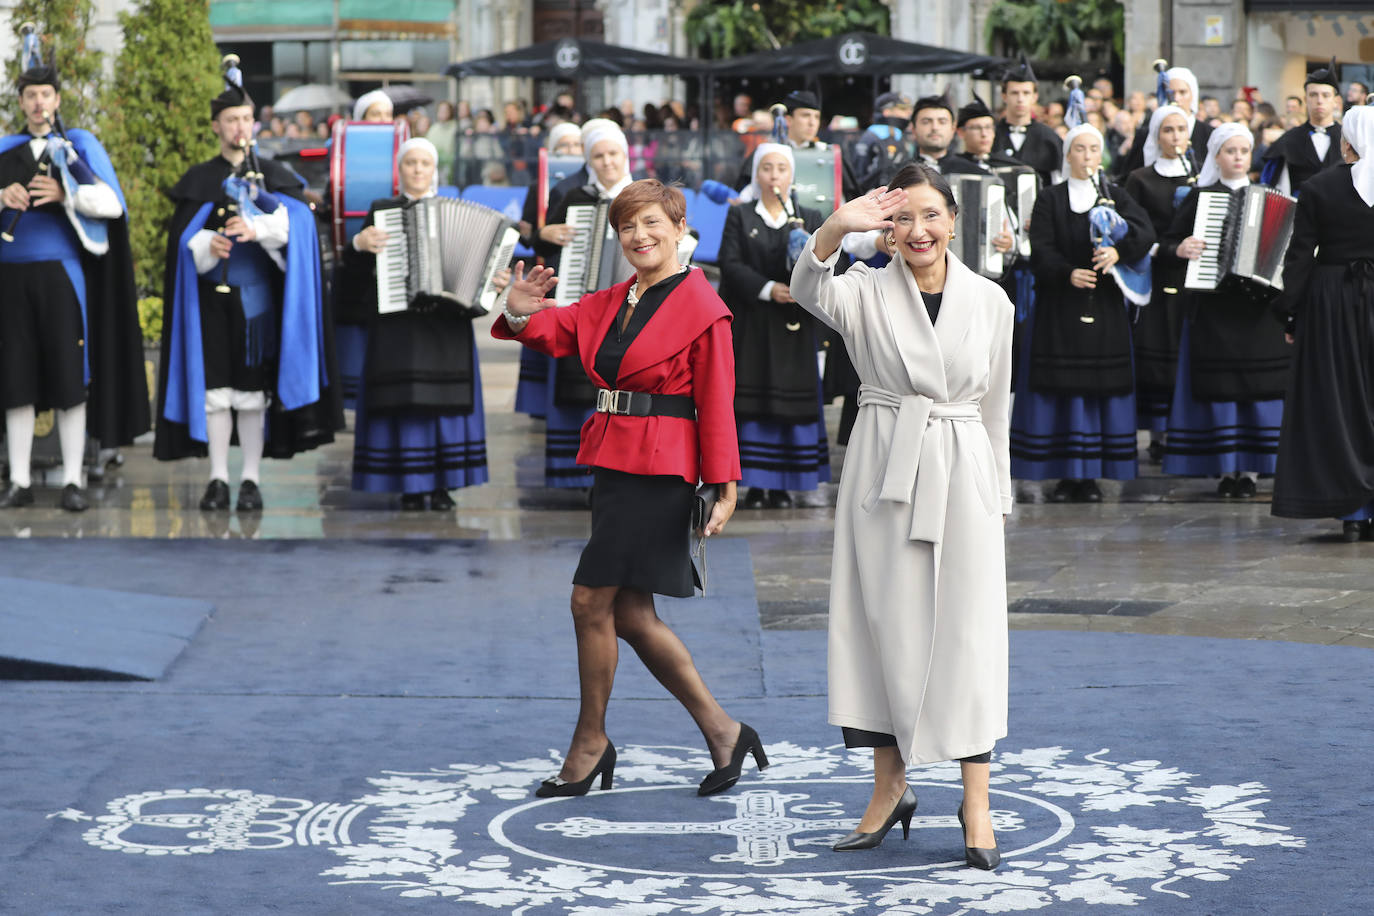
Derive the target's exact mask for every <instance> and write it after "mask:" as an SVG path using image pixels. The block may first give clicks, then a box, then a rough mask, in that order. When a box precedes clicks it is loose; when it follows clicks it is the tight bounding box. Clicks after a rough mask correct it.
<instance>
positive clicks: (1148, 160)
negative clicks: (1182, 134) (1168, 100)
mask: <svg viewBox="0 0 1374 916" xmlns="http://www.w3.org/2000/svg"><path fill="white" fill-rule="evenodd" d="M1171 114H1176V115H1178V116H1180V117H1181V118H1183V120H1184V122H1185V123H1187V122H1189V121H1191V119H1190V118H1189V117H1188V112H1186V111H1184V110H1183V109H1182V108H1179V107H1178V106H1177V105H1160V106H1159V107H1158V108H1156V109H1155V113H1154V114H1152V115H1150V129H1149V131H1148V135H1147V136H1146V137H1145V164H1146V165H1154V164H1155V160H1156V159H1158V158H1159V128H1160V127H1161V126H1162V125H1163V124H1164V119H1165V118H1167V117H1168V116H1169V115H1171ZM1186 145H1187V144H1186V141H1185V146H1186ZM1165 158H1171V157H1165Z"/></svg>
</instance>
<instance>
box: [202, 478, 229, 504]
mask: <svg viewBox="0 0 1374 916" xmlns="http://www.w3.org/2000/svg"><path fill="white" fill-rule="evenodd" d="M200 507H201V508H202V509H204V510H205V511H206V512H214V511H225V510H228V508H229V484H228V483H227V482H226V481H223V480H218V479H217V480H212V481H210V484H209V486H207V487H206V488H205V495H204V496H202V497H201V498H200Z"/></svg>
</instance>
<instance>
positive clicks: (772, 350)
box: [720, 142, 830, 508]
mask: <svg viewBox="0 0 1374 916" xmlns="http://www.w3.org/2000/svg"><path fill="white" fill-rule="evenodd" d="M769 154H774V155H778V156H782V157H783V158H785V159H786V160H787V161H788V163H789V164H790V163H792V161H793V159H792V148H791V147H790V146H785V145H783V144H781V143H776V142H775V143H761V144H759V146H758V147H757V148H756V149H755V150H754V166H753V172H752V173H751V175H750V188H751V189H752V192H753V193H752V194H751V195H750V200H752V201H754V202H752V203H748V202H746V203H740V204H736V205H735V206H733V207H731V208H730V211H729V213H728V214H727V215H726V217H725V230H724V234H723V235H722V236H721V244H720V292H721V298H722V299H724V300H725V304H726V305H727V306H729V308H730V311H731V312H732V313H734V316H735V320H734V323H733V325H732V327H731V330H732V333H733V335H734V342H735V345H734V350H735V419H736V420H737V421H738V423H739V450H740V467H741V470H742V473H743V477H742V478H741V479H740V482H741V484H742V485H744V486H746V487H753V488H755V491H752V492H750V493H748V494H746V495H745V505H746V506H753V507H757V506H760V505H762V504H763V502H764V495H763V494H764V491H769V492H768V497H767V498H768V501H769V503H770V504H771V505H772V506H773V507H775V508H783V507H786V506H789V505H791V502H792V501H791V497H790V496H789V495H788V493H787V491H789V490H815V489H817V488H818V487H819V486H820V485H821V484H822V483H826V482H828V481H829V480H830V443H829V441H828V440H827V438H826V433H825V415H824V413H823V412H822V406H821V388H820V375H819V370H818V366H817V362H816V351H817V348H818V347H819V345H820V342H819V339H818V331H820V330H821V329H819V328H818V327H817V323H816V321H815V319H814V318H812V317H811V315H810V314H808V313H807V312H806V311H805V310H804V309H802V307H801V306H799V305H797V304H796V303H795V302H774V301H773V298H772V293H773V286H774V284H775V283H786V282H787V281H788V280H789V279H790V277H791V276H792V270H791V268H792V264H793V263H794V260H793V259H792V258H789V254H788V253H789V245H790V244H792V243H793V234H794V232H798V233H799V235H798V237H797V241H796V243H797V244H800V243H801V239H802V238H803V237H804V236H806V235H809V234H810V233H812V232H815V231H816V230H817V229H818V228H820V225H821V223H822V222H823V221H824V218H823V217H822V216H821V214H819V213H817V212H816V211H815V210H811V209H808V208H806V207H799V206H796V204H795V202H792V204H791V209H792V211H793V212H794V213H795V214H796V217H795V220H794V219H793V218H792V217H790V216H789V214H788V213H787V212H786V211H784V212H783V213H782V214H781V215H780V216H779V217H777V218H774V217H773V216H772V215H771V214H770V213H769V212H768V209H767V208H766V207H765V206H764V204H763V202H762V195H763V192H762V189H761V188H760V186H759V178H758V175H759V164H760V163H762V161H763V157H764V156H767V155H769ZM786 193H787V194H788V196H789V197H790V196H791V190H790V189H788V190H787V191H786ZM798 223H800V225H798Z"/></svg>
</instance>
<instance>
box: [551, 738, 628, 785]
mask: <svg viewBox="0 0 1374 916" xmlns="http://www.w3.org/2000/svg"><path fill="white" fill-rule="evenodd" d="M598 774H600V776H601V791H602V792H605V791H606V790H608V789H610V787H611V779H612V777H613V776H614V775H615V745H614V744H612V743H611V742H609V741H607V742H606V749H605V750H604V751H602V752H601V759H600V760H598V761H597V762H596V766H594V767H592V771H591V772H590V773H588V774H587V778H586V779H579V780H578V781H577V782H568V781H567V780H566V779H564V778H562V777H561V776H557V775H554V776H550V777H549V778H548V779H546V780H544V781H543V782H541V783H540V784H539V788H537V789H535V790H534V794H535V796H536V797H537V798H568V797H571V796H575V795H586V794H587V790H588V789H590V788H591V787H592V780H593V779H595V778H596V777H597V775H598Z"/></svg>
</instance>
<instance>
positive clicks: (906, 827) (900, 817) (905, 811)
mask: <svg viewBox="0 0 1374 916" xmlns="http://www.w3.org/2000/svg"><path fill="white" fill-rule="evenodd" d="M915 813H916V793H915V792H913V791H912V790H911V786H907V787H906V791H904V792H903V793H902V797H901V798H899V799H897V806H896V807H895V808H893V809H892V813H891V814H889V815H888V816H887V820H886V821H885V822H884V823H883V826H882V827H881V828H880V829H878V830H875V831H873V832H872V833H862V832H860V831H858V830H855V831H854V832H852V833H851V834H849V836H847V837H845V838H844V839H842V840H840V841H839V842H838V843H836V844H835V845H834V846H831V847H830V848H831V849H833V850H835V851H836V852H850V851H853V850H855V849H872V848H874V847H875V846H878V845H881V843H882V842H883V837H885V836H887V832H888V831H889V830H891V829H892V825H893V824H895V823H897V822H898V821H901V822H902V839H904V840H905V839H907V838H908V837H909V836H910V835H911V816H912V815H913V814H915Z"/></svg>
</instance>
